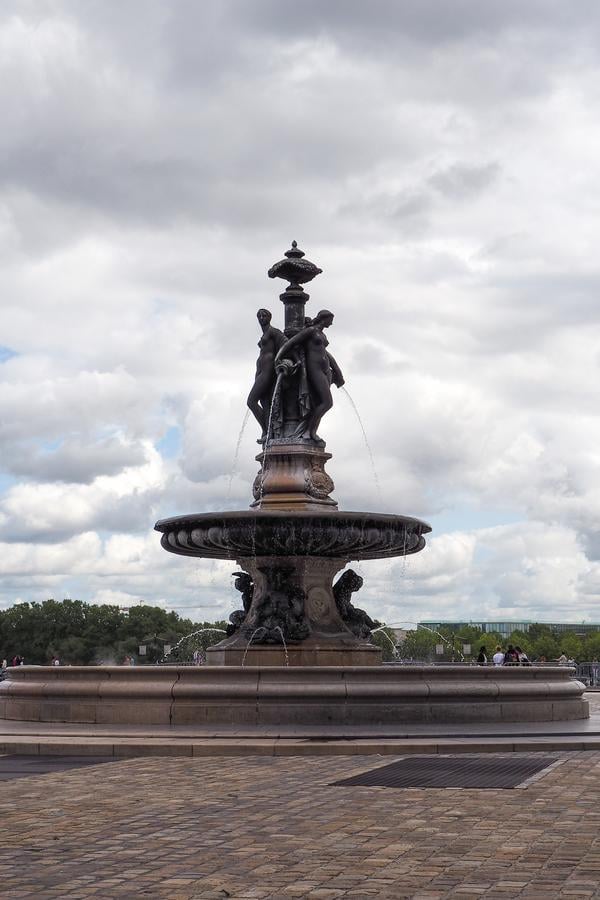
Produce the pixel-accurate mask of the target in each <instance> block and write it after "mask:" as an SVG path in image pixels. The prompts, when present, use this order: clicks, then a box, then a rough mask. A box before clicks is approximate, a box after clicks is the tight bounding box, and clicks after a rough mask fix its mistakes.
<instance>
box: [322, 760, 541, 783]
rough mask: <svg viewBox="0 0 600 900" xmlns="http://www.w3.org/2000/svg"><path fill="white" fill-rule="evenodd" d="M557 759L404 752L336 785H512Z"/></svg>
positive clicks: (529, 776) (526, 778)
mask: <svg viewBox="0 0 600 900" xmlns="http://www.w3.org/2000/svg"><path fill="white" fill-rule="evenodd" d="M556 762H558V758H557V757H549V756H544V757H540V756H517V755H511V756H510V757H507V756H503V757H498V756H496V757H494V756H489V755H486V756H408V757H405V758H404V759H399V760H398V761H397V762H394V763H391V764H390V765H389V766H380V767H379V768H378V769H370V770H369V771H368V772H362V773H361V774H360V775H353V776H352V778H344V779H343V780H342V781H334V782H333V783H332V785H333V786H338V787H353V786H360V787H394V788H515V787H517V786H518V785H520V784H522V782H524V781H527V780H528V779H529V778H531V777H532V776H533V775H536V774H537V773H538V772H541V771H543V770H544V769H547V768H548V767H549V766H551V765H553V764H554V763H556Z"/></svg>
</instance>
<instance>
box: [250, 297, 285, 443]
mask: <svg viewBox="0 0 600 900" xmlns="http://www.w3.org/2000/svg"><path fill="white" fill-rule="evenodd" d="M256 318H257V319H258V324H259V325H260V327H261V328H262V336H261V339H260V341H259V342H258V346H259V348H260V353H259V355H258V359H257V361H256V376H255V379H254V384H253V385H252V390H251V391H250V393H249V395H248V400H247V403H248V407H249V408H250V410H251V412H252V414H253V415H254V418H255V419H256V421H257V422H258V424H259V425H260V427H261V431H262V435H261V438H260V442H261V443H264V442H265V441H266V439H267V427H268V424H269V412H270V409H271V401H272V399H273V388H274V387H275V379H276V376H275V365H274V362H275V355H276V353H277V351H278V350H279V348H280V347H282V346H283V345H284V344H285V335H284V333H283V332H282V331H280V330H279V328H275V327H274V326H273V325H271V313H270V312H269V310H268V309H259V311H258V312H257V313H256Z"/></svg>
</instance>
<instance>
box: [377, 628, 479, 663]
mask: <svg viewBox="0 0 600 900" xmlns="http://www.w3.org/2000/svg"><path fill="white" fill-rule="evenodd" d="M404 625H414V626H415V628H423V629H425V631H430V632H431V634H436V635H437V636H438V637H439V638H440V639H441V640H442V641H443V642H444V644H447V645H448V647H450V650H451V651H452V654H453V655H454V654H455V653H458V655H459V656H460V658H461V660H462V662H466V659H465V657H464V655H463V653H462V651H461V650H459V649H458V647H455V645H454V644H453V643H452V641H449V640H448V638H445V637H444V635H443V634H440V632H439V631H436V630H435V628H429V626H428V625H422V624H421V623H420V622H394V623H393V624H392V625H387V624H386V625H384V626H382V627H383V628H402V627H403V626H404ZM376 630H377V631H378V630H379V629H376Z"/></svg>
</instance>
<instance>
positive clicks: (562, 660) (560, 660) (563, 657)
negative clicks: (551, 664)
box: [556, 650, 569, 666]
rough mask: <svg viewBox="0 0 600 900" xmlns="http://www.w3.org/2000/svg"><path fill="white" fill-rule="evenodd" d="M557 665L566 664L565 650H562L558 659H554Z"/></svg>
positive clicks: (567, 661)
mask: <svg viewBox="0 0 600 900" xmlns="http://www.w3.org/2000/svg"><path fill="white" fill-rule="evenodd" d="M556 662H557V663H558V665H559V666H566V665H568V663H569V660H568V659H567V656H566V654H565V651H564V650H563V651H562V653H561V654H560V656H559V657H558V659H557V660H556Z"/></svg>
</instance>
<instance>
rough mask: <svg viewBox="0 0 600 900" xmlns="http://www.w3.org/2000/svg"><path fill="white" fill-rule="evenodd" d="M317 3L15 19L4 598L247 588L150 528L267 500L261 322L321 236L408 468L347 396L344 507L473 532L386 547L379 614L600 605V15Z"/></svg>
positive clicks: (362, 371) (376, 584)
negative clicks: (289, 262) (252, 415)
mask: <svg viewBox="0 0 600 900" xmlns="http://www.w3.org/2000/svg"><path fill="white" fill-rule="evenodd" d="M286 10H287V12H289V13H290V14H291V11H292V6H291V4H290V5H289V7H288V5H287V4H286V3H284V4H283V6H282V4H281V3H279V2H278V3H277V4H273V3H272V2H270V0H259V2H257V3H254V4H252V8H251V10H250V7H248V6H247V5H246V4H243V3H240V2H236V0H231V2H225V0H224V2H223V3H218V4H216V3H215V4H213V3H209V4H197V3H191V2H190V3H188V2H181V3H178V4H175V5H172V6H171V7H169V8H167V7H166V6H165V5H164V4H162V3H159V2H158V0H147V2H143V3H142V2H138V0H132V2H130V3H127V4H121V5H115V4H110V3H109V4H92V5H89V4H88V5H84V6H82V5H81V4H80V3H75V2H72V0H58V2H54V3H51V4H47V3H42V4H33V5H31V4H22V3H16V2H14V3H13V2H12V0H9V2H8V3H7V4H5V5H4V6H3V10H2V12H1V13H0V76H1V77H0V110H1V111H2V122H3V130H2V135H1V136H0V152H1V153H2V160H3V166H2V173H1V175H0V263H1V266H0V281H1V284H0V288H1V290H2V297H3V303H2V308H1V309H0V332H1V338H0V343H1V344H2V345H3V346H5V347H8V348H10V349H11V350H12V351H14V352H15V353H16V355H14V356H12V357H11V358H9V359H7V361H6V362H4V363H0V460H1V463H2V473H3V475H0V477H1V480H0V488H1V490H2V493H0V539H1V540H2V541H4V544H3V548H4V560H3V563H2V566H3V568H2V567H1V566H0V571H1V572H2V579H3V580H2V583H1V585H0V602H4V603H10V602H13V601H14V600H16V599H18V598H25V599H26V598H31V597H33V596H35V597H37V598H38V599H39V597H40V593H41V594H43V593H44V592H46V591H52V592H55V593H56V594H57V595H58V594H59V593H60V592H61V591H67V590H68V591H70V592H75V591H77V592H78V593H79V595H80V596H82V597H83V598H84V599H93V598H99V599H100V601H101V602H110V601H109V600H107V599H105V598H110V597H112V596H114V597H117V598H119V597H122V598H123V603H126V602H129V601H128V600H127V598H129V597H130V598H133V600H132V602H134V603H135V602H137V600H138V599H139V598H143V599H145V600H149V601H151V602H160V603H162V604H164V605H165V606H167V607H168V606H176V605H177V604H183V606H185V605H186V604H188V605H190V604H192V605H193V604H197V607H196V606H194V607H192V606H191V605H190V606H189V608H190V609H192V608H193V609H194V610H195V612H194V615H196V614H197V615H198V616H199V617H202V618H208V617H210V611H209V610H204V609H203V608H201V607H202V606H203V604H204V603H205V602H206V603H208V604H210V603H213V604H214V605H215V606H214V609H215V614H216V612H218V613H219V614H224V613H225V612H226V611H227V610H228V609H231V608H233V607H234V605H235V597H234V596H232V594H231V589H230V587H229V586H228V585H229V576H228V574H227V572H228V571H229V569H228V568H227V565H228V564H224V566H223V567H220V564H219V565H217V564H211V563H208V562H206V561H204V562H202V561H198V562H196V561H190V560H185V559H176V558H174V557H172V556H170V555H169V554H165V553H164V551H162V550H161V549H160V546H159V543H158V535H156V534H154V533H153V532H152V530H151V529H152V525H153V522H154V520H155V518H158V517H163V516H166V515H170V514H176V513H184V512H187V511H191V510H192V509H197V510H198V511H202V510H205V509H211V508H219V507H220V508H223V507H226V508H234V507H242V508H244V507H246V506H247V505H248V503H249V502H250V485H251V483H252V479H253V477H254V474H255V472H256V468H257V464H256V463H255V461H254V456H255V454H256V451H257V449H258V448H257V447H256V444H255V443H254V441H255V438H256V429H255V426H254V423H253V422H250V423H249V425H248V427H247V428H246V431H245V434H244V436H243V438H242V439H241V443H240V450H239V457H238V461H237V463H236V472H235V473H234V475H233V477H231V475H232V466H233V458H234V453H235V448H236V442H237V440H238V433H239V429H240V426H241V423H242V420H243V417H244V412H245V408H244V403H245V397H246V395H247V393H248V390H249V387H250V384H251V381H252V377H253V369H254V362H255V358H256V353H257V349H256V346H255V345H256V341H257V340H258V330H257V327H256V321H255V318H254V316H255V312H256V309H258V308H259V307H262V306H265V305H266V306H267V307H270V308H271V309H272V310H273V312H274V315H275V318H276V320H280V319H281V317H282V307H281V305H280V303H279V300H278V297H277V295H278V292H279V291H278V288H277V286H276V285H274V284H273V283H272V282H269V281H268V279H267V278H266V269H267V268H268V267H269V265H270V264H271V263H272V262H273V261H274V260H275V259H277V258H279V257H280V255H281V253H282V251H283V250H284V249H285V247H286V245H287V244H288V242H289V241H290V240H291V239H292V238H296V239H297V240H298V241H299V242H300V244H301V246H303V248H304V249H305V250H306V251H307V253H308V255H309V256H310V257H311V258H313V259H314V260H315V261H316V262H317V263H318V264H319V265H321V266H322V267H323V269H324V274H323V275H322V276H321V277H320V278H319V279H318V280H317V281H315V282H314V283H313V284H312V285H311V287H310V293H311V294H312V297H311V300H310V303H309V308H308V310H307V311H308V312H311V311H315V310H316V309H318V308H321V307H323V306H327V307H328V308H332V309H333V310H334V312H335V313H336V320H335V325H334V327H333V329H332V333H331V335H330V338H331V344H332V346H331V349H332V351H333V352H334V354H335V356H336V358H337V359H338V361H339V362H340V364H341V366H342V368H343V370H344V372H345V375H346V380H347V386H348V390H349V392H350V394H351V395H352V398H353V399H354V401H355V402H356V404H357V407H358V409H359V412H360V415H361V417H362V421H363V424H364V428H365V430H366V434H367V438H368V441H369V444H370V448H371V452H372V454H373V458H374V464H375V469H376V479H377V481H378V482H379V485H380V492H378V490H377V486H376V479H375V477H374V475H373V471H372V466H371V461H370V457H369V452H368V451H367V448H366V447H365V443H364V438H363V434H362V430H361V427H360V425H359V423H358V422H357V421H356V419H355V416H354V412H353V410H352V409H351V407H350V405H349V404H348V402H347V400H346V399H345V398H344V396H343V395H342V396H340V395H336V398H335V399H336V405H335V407H334V410H333V411H332V412H331V413H330V414H329V415H328V417H327V418H326V420H325V421H324V423H323V433H324V434H325V436H326V438H327V441H328V449H331V450H332V451H333V453H334V458H333V459H332V461H331V463H329V466H328V469H329V471H330V473H331V475H332V477H333V478H334V480H335V482H336V496H337V498H338V500H339V502H340V505H341V507H342V508H345V509H350V508H353V509H386V510H388V511H392V512H399V513H405V514H412V515H418V516H423V517H428V516H431V517H432V518H433V519H434V520H435V518H439V519H440V521H441V520H442V519H443V521H444V522H445V523H446V525H445V527H447V528H448V533H441V534H437V535H434V537H432V539H431V540H430V542H429V546H428V549H427V550H426V551H425V552H424V553H423V554H421V556H420V557H418V558H415V559H411V560H409V561H408V562H407V563H406V566H404V564H402V563H380V564H379V563H378V564H365V566H364V569H365V574H367V581H366V583H365V587H364V588H363V593H364V596H365V598H366V599H365V601H364V602H365V605H368V606H369V609H370V610H371V611H372V612H373V613H374V614H376V615H380V616H382V615H384V614H385V616H386V617H388V618H389V617H392V616H395V615H397V611H398V610H399V609H404V608H409V607H410V609H411V615H412V616H413V617H421V616H425V615H429V616H431V615H433V614H434V613H436V614H437V615H439V614H440V610H442V611H446V612H448V617H450V614H451V615H452V616H457V617H460V618H464V617H467V618H468V617H481V614H482V610H484V609H485V610H486V611H487V613H489V615H490V616H491V615H492V614H498V615H500V614H501V613H502V617H503V618H506V617H507V616H508V611H509V610H513V611H515V614H516V613H517V612H518V613H519V615H522V616H525V615H526V614H527V613H529V616H528V617H530V618H533V617H540V618H548V617H552V616H558V615H559V613H560V615H561V616H562V617H563V618H569V616H570V615H571V616H575V615H576V616H578V617H579V616H584V615H585V616H589V617H593V610H594V604H595V602H596V599H597V596H598V589H599V585H600V579H599V571H598V563H597V560H598V559H600V537H599V531H598V527H597V525H596V522H597V521H598V516H599V514H600V479H599V478H598V474H597V473H598V471H599V469H598V463H599V462H600V460H599V459H598V453H597V452H596V450H595V448H596V447H597V446H598V444H599V441H600V417H599V415H598V403H597V400H596V390H595V386H596V383H597V381H598V367H599V362H600V355H599V352H598V349H597V348H598V347H599V346H600V317H599V314H598V303H597V296H598V287H599V285H600V268H599V267H598V263H597V260H596V256H597V254H596V250H595V248H596V241H597V236H596V235H597V221H596V220H597V215H596V209H595V200H594V197H595V185H596V183H597V181H598V176H599V175H600V172H598V168H599V165H600V164H599V163H598V159H599V156H598V152H597V151H598V146H600V127H599V126H598V122H597V116H596V114H595V110H596V109H597V101H598V96H597V95H598V88H597V84H598V72H599V68H600V53H599V52H598V51H599V49H600V48H599V44H598V39H597V34H598V29H597V28H596V27H595V26H596V25H597V24H598V22H597V19H598V13H597V12H596V11H595V10H592V8H591V7H589V8H588V7H586V8H585V9H583V10H577V11H575V12H573V10H572V9H570V8H569V10H568V11H566V7H565V6H564V4H560V3H554V2H550V3H546V2H545V3H543V4H542V3H540V2H538V0H524V2H519V3H516V2H507V3H504V4H499V3H491V4H490V3H488V4H482V3H477V2H474V0H473V2H471V0H465V2H463V3H460V4H458V6H455V7H454V9H453V10H452V12H451V13H450V12H444V11H443V10H441V9H440V5H439V4H431V3H429V2H419V3H417V2H415V3H411V2H409V3H403V4H398V3H393V2H387V0H376V2H374V4H371V5H369V7H368V9H367V6H365V5H364V4H359V3H343V4H341V3H339V2H338V0H332V2H329V3H326V4H322V3H319V4H317V3H314V2H312V0H310V2H307V3H305V4H304V6H303V12H302V16H301V17H298V16H294V19H293V20H294V23H295V24H294V39H293V40H292V41H290V39H289V20H290V19H289V15H287V13H286ZM2 358H4V355H1V356H0V359H2ZM173 433H176V434H177V436H178V440H177V441H176V442H174V444H173V448H172V450H171V452H170V453H167V452H166V451H165V450H164V448H163V457H161V455H160V452H159V451H158V450H157V449H156V447H157V446H158V448H159V449H160V447H161V440H164V439H165V435H167V436H168V435H169V434H173ZM507 510H508V511H509V513H510V517H511V519H512V524H505V525H501V526H498V527H497V528H490V527H489V525H490V523H493V521H494V514H495V513H497V515H498V520H499V521H500V520H502V516H503V515H504V513H505V512H506V511H507ZM475 514H479V515H480V516H481V518H482V520H483V518H484V516H485V525H486V527H482V528H480V529H479V530H472V528H471V527H470V526H469V525H465V522H466V521H467V519H468V518H469V517H470V516H473V515H475ZM448 523H450V524H448ZM402 572H404V575H402ZM118 602H121V601H120V600H119V601H118Z"/></svg>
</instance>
